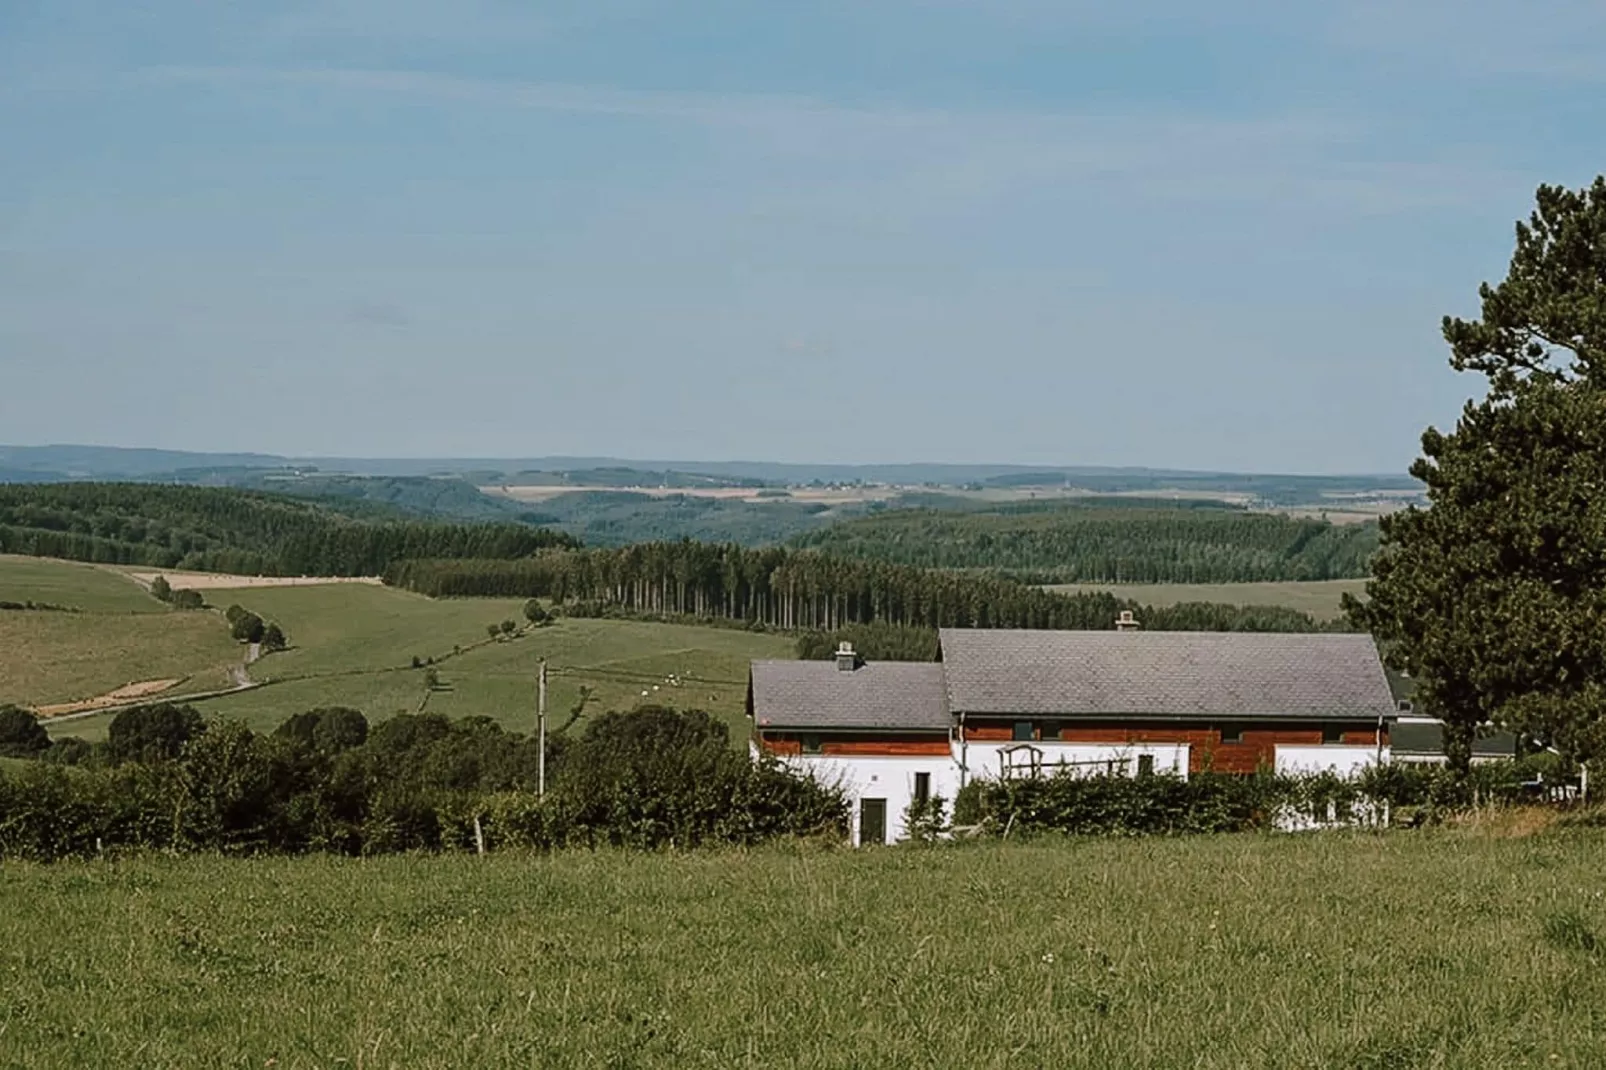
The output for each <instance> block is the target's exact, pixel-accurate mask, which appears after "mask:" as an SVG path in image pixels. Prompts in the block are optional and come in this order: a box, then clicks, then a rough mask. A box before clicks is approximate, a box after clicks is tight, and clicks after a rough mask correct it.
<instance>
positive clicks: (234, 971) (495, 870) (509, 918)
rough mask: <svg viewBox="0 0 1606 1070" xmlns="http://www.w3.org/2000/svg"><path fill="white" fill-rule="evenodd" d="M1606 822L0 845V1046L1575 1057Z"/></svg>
mask: <svg viewBox="0 0 1606 1070" xmlns="http://www.w3.org/2000/svg"><path fill="white" fill-rule="evenodd" d="M1602 847H1606V832H1602V831H1601V830H1596V829H1575V830H1566V831H1547V832H1545V833H1542V834H1539V835H1535V836H1528V837H1523V838H1494V837H1488V836H1483V835H1476V834H1471V833H1468V832H1465V831H1458V830H1441V831H1436V832H1417V833H1403V832H1399V833H1389V834H1383V835H1363V834H1339V835H1319V836H1308V837H1293V836H1281V837H1271V836H1241V837H1209V838H1193V839H1150V840H1139V841H1120V842H1113V841H1093V840H1087V841H1065V842H1061V843H1039V844H1032V845H999V844H983V845H973V846H962V847H952V848H938V849H918V848H916V849H909V850H903V849H895V850H883V851H863V852H850V851H830V850H818V849H811V848H803V847H794V848H788V849H772V850H764V851H756V852H728V853H714V852H710V853H692V854H680V855H676V854H660V855H640V854H629V855H627V854H612V853H595V854H593V853H564V854H558V855H556V856H553V857H550V858H545V859H539V858H527V857H519V856H516V855H507V854H503V855H491V856H486V857H484V858H473V857H464V856H452V857H396V858H382V859H371V860H342V859H334V858H326V857H319V858H307V859H283V858H280V859H260V860H252V861H230V860H222V859H208V858H191V859H168V858H154V857H153V858H144V859H137V860H130V861H124V862H119V863H72V864H60V865H56V866H50V867H38V866H30V865H15V866H7V867H4V868H3V869H0V902H3V903H4V904H5V907H6V909H5V910H4V911H0V977H3V979H4V982H3V983H4V986H5V987H4V991H5V998H4V1010H3V1012H0V1065H5V1066H27V1067H40V1068H50V1067H67V1066H74V1067H76V1066H149V1067H158V1066H240V1067H247V1066H249V1067H266V1066H273V1067H276V1068H282V1070H289V1068H300V1067H308V1068H310V1067H333V1066H352V1067H356V1066H363V1067H469V1066H473V1067H501V1066H520V1067H526V1066H528V1067H651V1066H673V1067H728V1066H763V1067H776V1066H778V1067H903V1066H931V1067H1016V1066H1018V1067H1064V1066H1071V1067H1370V1068H1382V1067H1416V1066H1442V1067H1512V1066H1524V1065H1527V1066H1546V1067H1552V1066H1572V1067H1586V1066H1600V1065H1606V967H1603V966H1602V963H1601V961H1600V958H1599V946H1600V945H1599V937H1597V936H1596V934H1598V933H1603V932H1606V900H1603V898H1602V892H1601V890H1600V879H1599V878H1600V867H1599V859H1600V857H1601V849H1602Z"/></svg>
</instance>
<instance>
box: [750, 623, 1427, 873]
mask: <svg viewBox="0 0 1606 1070" xmlns="http://www.w3.org/2000/svg"><path fill="white" fill-rule="evenodd" d="M1127 623H1132V622H1127ZM940 640H941V646H942V661H941V662H940V663H937V664H924V663H919V664H916V663H899V662H880V663H867V662H865V661H864V660H863V659H862V658H860V657H858V656H857V655H856V654H855V653H854V652H853V650H852V649H851V648H848V647H844V648H843V649H842V650H840V651H839V652H838V654H837V656H836V659H835V660H834V661H830V662H823V661H822V662H798V661H755V662H754V663H753V665H752V670H751V673H750V675H749V682H748V694H747V712H748V716H749V717H750V718H751V719H752V722H753V723H752V729H753V738H752V746H753V748H754V751H755V753H764V754H771V755H775V756H778V757H780V758H781V759H782V760H784V761H786V762H788V763H790V764H793V765H794V766H796V767H797V768H799V769H802V770H804V771H807V772H808V773H809V774H810V775H812V776H815V777H817V778H819V779H822V780H824V781H827V782H834V783H840V784H841V786H842V787H843V788H844V790H845V791H846V792H847V794H848V796H849V798H850V799H852V800H854V812H853V817H852V834H853V840H854V842H855V843H880V842H886V841H888V840H895V839H898V838H900V837H901V836H902V835H903V833H904V827H903V813H904V810H905V808H906V807H907V806H908V805H909V803H910V802H911V801H913V800H916V799H924V798H927V797H929V796H931V795H940V796H942V797H943V798H945V799H948V800H950V801H951V800H952V799H953V797H954V795H955V793H956V792H957V791H958V790H959V789H960V788H961V787H963V786H964V784H965V783H966V782H967V781H968V780H969V779H971V778H972V777H995V778H997V777H1006V778H1007V777H1020V776H1042V775H1046V774H1051V773H1058V772H1064V773H1070V774H1073V775H1074V774H1080V775H1089V774H1096V773H1112V774H1120V775H1129V776H1137V775H1146V774H1151V773H1168V774H1172V775H1175V776H1182V777H1186V776H1188V775H1190V774H1191V773H1196V772H1199V771H1201V770H1206V769H1209V770H1214V771H1218V772H1231V773H1252V772H1254V771H1255V770H1257V769H1260V768H1270V769H1275V770H1276V771H1277V772H1280V773H1312V772H1323V771H1331V772H1334V773H1337V774H1339V775H1352V774H1354V773H1356V772H1358V771H1359V770H1360V769H1362V768H1364V767H1366V766H1367V765H1370V764H1373V763H1376V762H1382V761H1387V760H1388V759H1389V755H1390V739H1389V734H1390V728H1391V726H1392V724H1393V722H1394V720H1395V718H1396V704H1395V700H1394V697H1393V694H1392V692H1391V691H1390V688H1389V684H1388V679H1387V677H1386V676H1385V674H1384V671H1383V665H1382V662H1381V660H1380V659H1379V657H1378V654H1377V648H1376V646H1375V645H1374V644H1373V642H1372V640H1371V638H1370V637H1369V636H1365V635H1268V634H1257V633H1242V632H1239V633H1220V632H1142V631H1137V630H1133V629H1130V628H1128V629H1125V630H1120V631H1114V632H1109V631H1102V632H1082V631H1077V632H1070V631H1059V632H1056V631H1025V630H1010V629H944V630H942V631H941V633H940Z"/></svg>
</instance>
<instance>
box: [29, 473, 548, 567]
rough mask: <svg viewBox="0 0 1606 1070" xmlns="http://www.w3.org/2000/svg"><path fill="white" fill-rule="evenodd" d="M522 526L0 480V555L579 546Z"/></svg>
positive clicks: (261, 559) (356, 555)
mask: <svg viewBox="0 0 1606 1070" xmlns="http://www.w3.org/2000/svg"><path fill="white" fill-rule="evenodd" d="M576 545H578V543H577V542H576V541H575V540H574V539H573V538H571V537H570V536H567V535H562V534H559V533H556V532H551V531H547V530H544V529H541V528H535V527H530V526H528V525H524V524H479V523H462V524H457V523H434V522H422V521H411V520H393V519H372V518H356V517H351V516H346V515H343V514H341V513H339V512H337V511H335V510H333V509H331V508H328V507H327V506H324V505H319V504H316V503H313V502H308V501H302V500H296V499H290V498H284V497H280V496H277V495H272V494H262V493H258V492H255V491H245V490H238V489H234V488H227V487H191V486H168V485H162V484H146V483H49V484H17V485H0V552H3V553H17V554H33V555H37V556H41V557H61V558H68V559H71V560H75V561H95V562H100V563H105V564H124V565H148V566H151V567H154V568H180V569H199V570H203V571H212V572H239V573H247V574H253V575H255V574H260V575H291V576H294V575H323V576H363V575H375V574H377V573H379V572H382V571H383V570H384V569H385V567H386V566H387V565H389V564H390V563H391V562H393V561H397V560H401V559H404V558H409V557H477V558H512V557H523V556H526V555H528V554H531V553H533V552H535V551H536V550H540V549H543V548H547V547H554V546H576Z"/></svg>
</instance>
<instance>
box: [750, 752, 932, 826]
mask: <svg viewBox="0 0 1606 1070" xmlns="http://www.w3.org/2000/svg"><path fill="white" fill-rule="evenodd" d="M781 761H782V762H783V763H785V764H786V765H787V766H788V767H790V768H792V769H795V770H797V771H798V772H800V773H803V774H804V775H806V776H810V777H813V778H814V779H815V780H816V781H818V782H819V783H821V784H825V785H828V786H829V785H837V786H840V787H841V788H842V791H843V794H845V795H846V796H847V798H848V809H849V813H848V832H849V836H850V840H851V842H852V843H853V845H854V846H855V847H858V846H859V845H860V843H859V841H860V835H859V802H860V800H861V799H885V800H886V801H887V842H888V843H896V842H897V841H898V840H901V839H903V838H904V836H905V833H906V831H907V830H906V829H905V828H904V821H903V812H904V810H906V809H908V806H909V803H910V802H911V801H912V800H913V799H914V797H915V774H916V773H929V774H931V794H932V795H933V796H937V795H940V796H942V798H943V800H944V801H945V802H946V803H947V804H948V805H947V807H946V809H945V810H944V814H945V815H946V816H948V817H952V816H953V812H954V796H955V795H957V794H958V793H959V765H958V764H957V763H956V762H955V761H954V760H953V759H952V758H951V757H948V756H945V755H941V754H932V755H921V756H919V757H912V758H881V757H876V758H869V757H859V756H854V757H840V756H837V755H816V754H804V755H788V756H786V757H784V758H782V759H781Z"/></svg>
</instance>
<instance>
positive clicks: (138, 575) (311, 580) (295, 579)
mask: <svg viewBox="0 0 1606 1070" xmlns="http://www.w3.org/2000/svg"><path fill="white" fill-rule="evenodd" d="M124 575H126V576H127V577H128V578H129V579H131V580H133V581H134V582H135V583H137V584H139V585H140V586H141V587H147V588H148V587H150V585H151V583H152V582H153V581H154V580H155V579H156V577H158V576H161V577H162V578H163V579H165V580H167V582H168V584H169V585H170V586H171V587H172V588H173V589H174V590H191V591H212V590H225V589H229V588H234V587H314V586H318V585H320V584H326V583H366V584H370V585H378V584H380V583H381V582H383V581H381V580H380V578H379V577H378V576H231V575H228V574H226V573H222V572H127V573H124Z"/></svg>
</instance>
